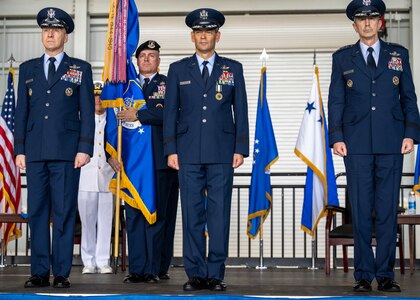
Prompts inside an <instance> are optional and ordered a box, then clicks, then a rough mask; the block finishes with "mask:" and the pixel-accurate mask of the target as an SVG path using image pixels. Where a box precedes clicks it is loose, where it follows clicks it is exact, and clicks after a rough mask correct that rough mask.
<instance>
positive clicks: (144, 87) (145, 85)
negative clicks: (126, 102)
mask: <svg viewBox="0 0 420 300" xmlns="http://www.w3.org/2000/svg"><path fill="white" fill-rule="evenodd" d="M149 81H150V79H149V78H144V83H143V92H144V91H145V90H146V89H147V87H148V86H149Z"/></svg>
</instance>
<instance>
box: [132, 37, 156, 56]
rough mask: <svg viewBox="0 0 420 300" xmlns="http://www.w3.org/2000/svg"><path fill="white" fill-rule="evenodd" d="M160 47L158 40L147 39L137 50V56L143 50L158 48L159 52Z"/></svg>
mask: <svg viewBox="0 0 420 300" xmlns="http://www.w3.org/2000/svg"><path fill="white" fill-rule="evenodd" d="M159 49H160V45H159V44H158V42H156V41H153V40H148V41H145V42H144V43H143V44H141V45H140V46H139V47H138V48H137V50H136V58H138V57H139V55H140V52H142V51H143V50H156V51H157V52H159Z"/></svg>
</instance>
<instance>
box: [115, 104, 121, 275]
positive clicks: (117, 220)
mask: <svg viewBox="0 0 420 300" xmlns="http://www.w3.org/2000/svg"><path fill="white" fill-rule="evenodd" d="M119 109H120V110H122V107H120V108H119ZM117 139H118V140H117V159H118V163H119V164H120V166H122V161H121V151H122V149H121V148H122V121H121V120H118V136H117ZM120 189H121V169H120V171H119V172H118V173H117V192H116V195H115V198H116V201H115V218H114V219H115V224H114V273H115V274H117V271H118V248H119V241H120V206H121V193H120V192H121V191H120Z"/></svg>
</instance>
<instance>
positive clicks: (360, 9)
mask: <svg viewBox="0 0 420 300" xmlns="http://www.w3.org/2000/svg"><path fill="white" fill-rule="evenodd" d="M385 10H386V6H385V3H384V2H383V1H382V0H353V1H351V2H350V3H349V5H348V6H347V9H346V15H347V17H348V18H349V19H350V20H354V18H355V17H380V16H383V15H384V13H385Z"/></svg>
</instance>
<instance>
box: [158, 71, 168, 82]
mask: <svg viewBox="0 0 420 300" xmlns="http://www.w3.org/2000/svg"><path fill="white" fill-rule="evenodd" d="M157 75H159V76H156V78H158V79H159V80H158V81H164V82H165V81H166V75H163V74H160V73H158V74H157Z"/></svg>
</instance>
